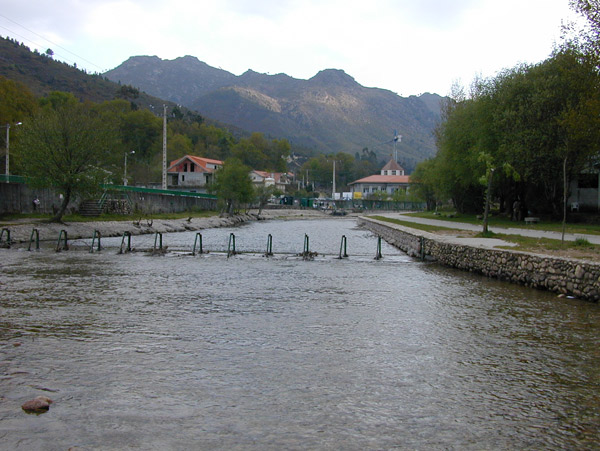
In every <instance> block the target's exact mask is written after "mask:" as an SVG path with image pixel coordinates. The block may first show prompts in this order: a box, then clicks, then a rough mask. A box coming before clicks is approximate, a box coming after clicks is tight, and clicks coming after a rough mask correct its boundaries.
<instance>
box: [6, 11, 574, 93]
mask: <svg viewBox="0 0 600 451" xmlns="http://www.w3.org/2000/svg"><path fill="white" fill-rule="evenodd" d="M574 17H575V15H574V13H573V12H572V11H571V10H570V9H569V7H568V0H360V1H355V0H177V1H174V2H171V1H164V0H162V1H158V0H128V1H126V0H114V1H111V0H28V1H26V2H23V1H22V0H2V8H1V9H0V35H2V36H9V37H11V38H14V39H16V40H18V41H20V42H24V43H25V44H26V45H28V46H29V47H30V48H31V49H32V50H33V49H34V48H37V49H38V50H40V51H42V52H45V51H46V49H47V48H51V49H52V50H53V51H54V53H55V56H54V57H55V59H59V60H62V61H66V62H69V63H74V62H76V63H77V66H78V67H80V68H85V69H87V70H88V71H90V72H104V71H106V70H109V69H112V68H114V67H116V66H118V65H119V64H121V63H122V62H123V61H125V60H127V58H129V57H130V56H136V55H157V56H159V57H160V58H163V59H174V58H177V57H179V56H185V55H192V56H195V57H197V58H198V59H199V60H201V61H204V62H206V63H207V64H209V65H211V66H214V67H220V68H222V69H225V70H227V71H229V72H232V73H234V74H236V75H240V74H241V73H243V72H245V71H246V70H248V69H252V70H255V71H257V72H261V73H269V74H276V73H286V74H288V75H290V76H292V77H295V78H302V79H308V78H310V77H312V76H314V75H315V74H316V73H317V72H319V71H320V70H323V69H329V68H333V69H343V70H344V71H345V72H346V73H348V74H349V75H351V76H352V77H354V78H355V79H356V81H357V82H358V83H360V84H362V85H363V86H368V87H378V88H385V89H389V90H391V91H394V92H396V93H398V94H400V95H403V96H408V95H412V94H421V93H423V92H435V93H438V94H440V95H447V94H449V92H450V89H451V86H452V84H453V83H454V82H459V83H461V84H462V85H464V86H468V85H469V84H470V83H471V81H472V80H473V78H475V77H476V76H484V77H488V76H493V75H495V74H496V73H497V72H498V71H499V70H501V69H504V68H510V67H514V66H515V65H517V64H519V63H537V62H540V61H542V60H544V59H545V58H546V57H547V56H548V55H549V54H550V52H551V51H552V47H553V45H554V43H556V42H558V41H559V37H560V32H561V22H562V21H563V20H568V19H572V18H574Z"/></svg>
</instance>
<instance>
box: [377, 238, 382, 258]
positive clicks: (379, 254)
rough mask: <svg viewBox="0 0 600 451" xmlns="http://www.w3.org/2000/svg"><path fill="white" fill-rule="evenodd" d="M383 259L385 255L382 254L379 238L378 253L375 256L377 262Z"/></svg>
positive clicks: (378, 239) (379, 239)
mask: <svg viewBox="0 0 600 451" xmlns="http://www.w3.org/2000/svg"><path fill="white" fill-rule="evenodd" d="M382 258H383V255H382V254H381V237H380V236H378V237H377V253H376V254H375V260H380V259H382Z"/></svg>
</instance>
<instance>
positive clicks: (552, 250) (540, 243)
mask: <svg viewBox="0 0 600 451" xmlns="http://www.w3.org/2000/svg"><path fill="white" fill-rule="evenodd" d="M412 216H418V217H424V218H431V219H439V218H440V217H439V216H434V215H423V214H422V213H418V214H413V215H412ZM369 217H370V218H373V219H377V220H379V221H386V222H390V223H393V224H399V225H402V226H405V227H410V228H412V229H417V230H423V231H425V232H430V233H436V232H439V231H449V230H454V231H456V232H458V234H459V235H460V233H461V230H460V229H453V228H449V227H442V226H432V225H427V224H418V223H415V222H411V221H402V220H400V219H395V218H387V217H385V216H369ZM462 218H463V220H461V219H460V218H446V219H448V220H454V221H455V222H469V221H467V220H464V216H463V217H462ZM473 219H475V220H476V218H473ZM507 222H508V223H510V221H507ZM472 223H473V224H478V223H477V222H472ZM511 224H514V223H511ZM497 225H500V224H497ZM592 227H594V226H592ZM596 229H598V227H596ZM542 230H550V229H542ZM464 233H465V234H470V233H473V232H469V231H464ZM587 233H591V232H587ZM597 233H598V232H597ZM474 236H477V237H482V234H481V233H478V234H476V235H474ZM484 238H498V239H501V240H504V241H508V242H509V243H515V244H516V245H517V246H505V248H506V249H512V250H517V251H524V252H536V253H549V254H557V255H565V256H570V257H575V258H586V259H592V260H597V259H598V258H600V246H598V245H595V244H590V243H588V242H587V241H586V240H577V241H565V242H564V243H562V242H561V241H560V240H553V239H549V238H531V237H525V236H521V235H508V234H507V235H505V234H501V233H492V232H490V233H488V234H487V235H486V236H485V237H484Z"/></svg>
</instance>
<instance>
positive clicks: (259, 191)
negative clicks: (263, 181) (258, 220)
mask: <svg viewBox="0 0 600 451" xmlns="http://www.w3.org/2000/svg"><path fill="white" fill-rule="evenodd" d="M276 191H277V189H276V188H275V185H270V186H266V185H258V186H257V187H255V188H254V194H255V201H256V203H258V215H259V216H260V214H261V213H262V210H263V208H264V207H265V205H267V203H268V202H269V199H271V197H272V196H273V195H274V194H275V192H276Z"/></svg>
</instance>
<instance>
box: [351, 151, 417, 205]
mask: <svg viewBox="0 0 600 451" xmlns="http://www.w3.org/2000/svg"><path fill="white" fill-rule="evenodd" d="M409 184H410V176H408V175H404V168H403V167H402V166H400V165H399V164H398V163H397V162H396V161H395V160H394V159H391V160H390V161H388V163H387V164H386V165H385V166H384V167H383V168H381V173H380V174H377V175H370V176H368V177H364V178H362V179H359V180H356V181H354V182H352V183H350V187H351V188H352V197H353V198H354V199H366V198H367V197H369V196H370V195H372V194H374V193H377V192H380V191H383V192H386V193H387V194H388V195H389V196H392V195H393V194H394V193H395V192H396V191H398V190H403V191H406V190H407V189H408V186H409Z"/></svg>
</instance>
